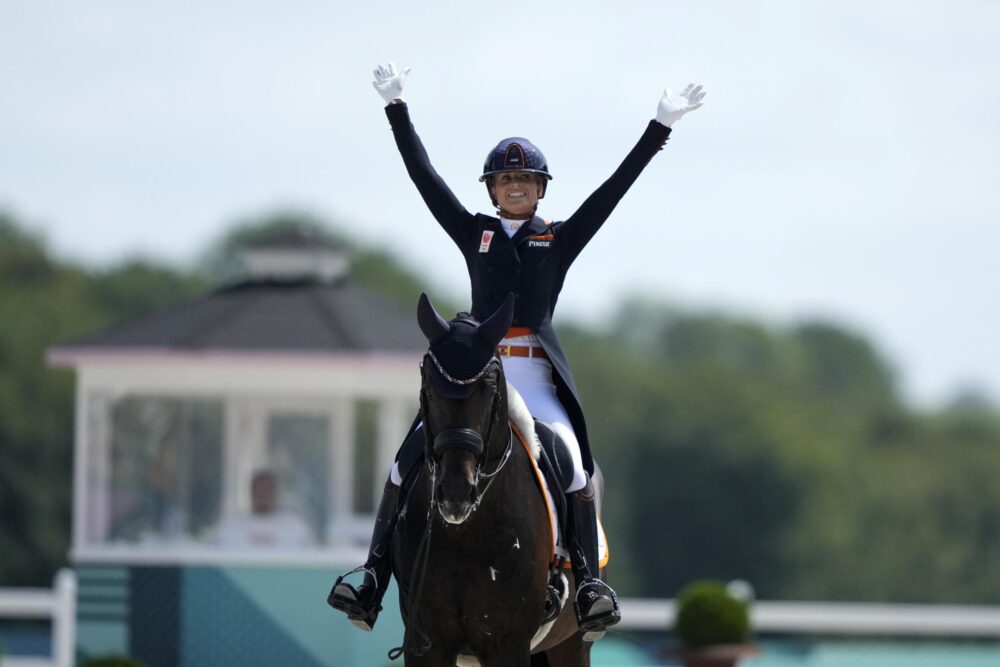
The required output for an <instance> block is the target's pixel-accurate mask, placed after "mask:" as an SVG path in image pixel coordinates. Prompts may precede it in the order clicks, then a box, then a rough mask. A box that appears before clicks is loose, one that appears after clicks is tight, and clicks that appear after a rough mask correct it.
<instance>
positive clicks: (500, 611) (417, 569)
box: [393, 295, 600, 667]
mask: <svg viewBox="0 0 1000 667" xmlns="http://www.w3.org/2000/svg"><path fill="white" fill-rule="evenodd" d="M512 315H513V297H509V298H508V300H507V301H506V302H505V303H504V305H503V306H501V308H500V309H499V310H498V311H497V312H496V313H494V314H493V315H492V316H491V317H489V318H488V319H486V320H485V321H484V322H482V323H481V324H480V323H478V322H476V321H475V320H473V319H471V317H465V316H462V315H460V316H459V317H456V318H455V319H453V320H451V321H450V322H449V321H445V320H444V319H443V318H442V317H441V316H440V315H438V314H437V312H436V311H435V310H434V307H433V306H432V305H431V303H430V301H429V300H428V299H427V297H426V295H422V296H421V299H420V305H419V308H418V319H419V322H420V328H421V330H422V331H423V332H424V335H425V336H426V337H427V339H428V341H429V343H430V349H429V350H428V352H427V355H426V356H425V357H424V361H423V364H422V370H421V374H422V386H421V392H420V408H421V418H422V419H423V429H424V433H425V434H426V438H425V440H426V450H425V461H424V463H423V465H421V466H419V468H418V471H417V472H416V473H414V474H415V475H416V476H417V478H416V479H415V480H414V481H413V483H412V487H411V489H410V490H409V492H408V499H407V501H406V504H405V507H404V509H403V512H402V514H401V516H400V520H399V522H398V524H397V527H396V534H395V538H394V539H393V545H394V547H393V549H394V551H393V571H394V574H395V575H396V578H397V580H398V581H399V585H400V607H401V611H402V614H403V620H404V624H405V626H406V637H405V640H404V645H403V647H402V650H403V652H404V653H405V657H406V660H405V663H406V665H407V667H413V666H416V665H419V666H422V667H454V666H455V665H456V664H458V665H461V666H462V667H464V666H466V665H481V666H482V667H528V666H529V665H535V666H539V665H550V666H551V667H562V666H565V667H570V666H572V667H579V666H580V665H584V666H586V665H589V664H590V643H589V642H584V641H583V637H582V635H581V633H580V632H579V631H578V629H577V626H576V620H575V618H574V615H573V610H572V604H565V605H564V606H563V609H562V613H561V614H560V615H559V617H558V618H557V619H556V620H555V621H552V622H550V623H547V624H545V626H544V627H542V625H543V624H542V620H543V616H544V615H545V611H546V593H547V590H548V581H549V571H550V563H551V560H552V533H551V528H550V524H549V519H548V514H547V512H548V510H547V505H546V501H545V499H544V498H543V496H542V494H541V492H540V491H539V488H538V485H537V481H536V472H535V469H534V467H533V463H532V460H531V457H532V456H533V442H534V441H533V438H532V434H531V433H528V434H525V439H526V441H528V444H525V443H523V442H522V441H521V440H520V439H519V438H518V437H517V436H516V434H514V433H513V432H512V429H511V427H510V426H509V423H508V406H509V403H508V399H509V398H510V396H509V395H508V386H507V382H506V380H505V377H504V372H503V365H502V364H501V363H500V361H499V359H498V358H497V356H496V354H495V352H496V346H497V343H499V342H500V340H501V339H502V338H503V337H504V335H505V333H506V332H507V329H508V328H509V326H510V323H511V318H512ZM595 482H596V483H597V488H598V489H600V479H599V477H598V478H597V479H595ZM557 492H558V491H557ZM566 576H567V577H570V575H569V571H568V570H567V571H566ZM568 590H573V587H572V582H570V587H569V588H568ZM532 653H535V654H536V655H535V656H534V657H532Z"/></svg>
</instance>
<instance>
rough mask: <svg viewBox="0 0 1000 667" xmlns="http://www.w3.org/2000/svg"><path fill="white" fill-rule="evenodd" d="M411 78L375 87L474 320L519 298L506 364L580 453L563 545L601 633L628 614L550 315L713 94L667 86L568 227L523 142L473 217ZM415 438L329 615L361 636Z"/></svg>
mask: <svg viewBox="0 0 1000 667" xmlns="http://www.w3.org/2000/svg"><path fill="white" fill-rule="evenodd" d="M409 72H410V70H409V69H406V70H403V71H398V70H397V69H396V68H395V66H394V65H393V64H392V63H389V64H388V65H385V66H379V67H378V68H377V69H376V70H375V81H374V82H373V85H374V86H375V90H376V91H378V93H379V95H381V96H382V98H383V99H384V100H385V103H386V107H385V113H386V115H387V116H388V118H389V124H390V126H391V127H392V132H393V135H394V136H395V140H396V146H397V148H398V149H399V152H400V155H402V158H403V163H404V164H405V166H406V170H407V172H408V173H409V175H410V178H411V179H412V180H413V183H414V184H415V185H416V187H417V190H418V191H419V192H420V195H421V197H422V198H423V200H424V202H425V203H426V204H427V207H428V208H429V209H430V212H431V214H432V215H433V216H434V218H435V219H436V220H437V222H438V223H439V224H440V225H441V227H442V228H443V229H444V231H445V232H446V233H447V234H448V236H450V237H451V239H452V241H454V242H455V244H456V245H457V246H458V248H459V250H460V251H461V253H462V255H463V257H464V259H465V263H466V265H467V267H468V270H469V278H470V281H471V286H472V315H473V317H475V318H476V319H478V320H480V321H482V320H483V319H485V318H487V317H489V315H490V314H491V313H493V312H494V311H495V310H497V308H498V307H499V306H500V304H501V303H502V302H503V300H504V299H505V298H506V297H507V295H508V294H510V293H513V294H514V295H515V299H516V301H515V310H514V320H513V325H512V327H511V329H510V331H509V332H508V334H507V337H506V338H504V340H503V341H501V343H500V346H499V349H498V354H499V355H501V359H502V361H503V367H504V373H505V374H506V376H507V380H508V381H509V382H510V383H511V384H512V385H514V386H515V387H516V388H517V390H518V392H519V393H520V394H521V395H522V397H523V398H524V401H525V403H527V405H528V408H529V409H530V410H531V413H532V415H533V416H534V417H535V418H536V419H539V420H541V421H544V422H547V423H548V424H549V425H550V426H551V427H552V429H553V430H554V431H555V432H556V434H558V436H559V437H561V438H562V440H563V441H565V442H566V443H567V444H568V446H569V449H570V451H571V452H572V457H573V468H574V471H573V481H572V484H571V485H570V486H569V488H568V490H567V491H566V495H567V501H568V502H567V505H568V521H567V524H568V525H567V526H566V527H565V529H566V540H565V542H566V545H567V548H568V550H569V554H570V561H571V564H572V569H573V575H574V578H575V580H576V586H577V588H576V596H575V603H574V609H575V612H576V618H577V623H578V625H579V627H580V630H581V631H583V632H585V633H586V632H600V631H603V630H604V629H606V628H607V627H609V626H611V625H614V624H615V623H617V622H618V621H619V620H620V618H621V612H620V610H619V607H618V599H617V596H616V595H615V592H614V591H613V590H612V589H611V587H610V586H608V585H607V584H606V583H605V582H603V581H601V580H600V579H599V578H598V573H599V572H598V570H599V565H598V527H597V515H596V508H595V504H594V491H593V485H592V483H591V481H590V476H591V475H592V474H593V472H594V462H593V459H592V457H591V453H590V446H589V443H588V440H587V427H586V423H585V421H584V417H583V409H582V408H581V405H580V399H579V396H578V394H577V389H576V385H575V383H574V380H573V375H572V374H571V373H570V369H569V364H568V362H567V361H566V356H565V355H564V353H563V351H562V349H561V348H560V346H559V340H558V339H557V338H556V333H555V330H554V329H553V327H552V314H553V311H554V309H555V306H556V300H557V299H558V297H559V292H560V290H561V289H562V286H563V281H564V280H565V278H566V273H567V271H568V270H569V268H570V265H571V264H572V263H573V261H574V260H575V259H576V257H577V256H578V255H579V254H580V251H581V250H583V248H584V246H586V245H587V243H588V242H589V241H590V239H591V238H592V237H593V236H594V234H596V233H597V230H599V229H600V228H601V226H602V225H603V224H604V222H605V220H607V219H608V217H609V216H610V215H611V212H612V211H613V210H614V208H615V206H616V205H617V204H618V202H619V201H620V200H621V198H622V197H623V196H624V195H625V192H626V191H627V190H628V189H629V187H630V186H631V185H632V183H634V182H635V180H636V179H637V178H638V177H639V174H640V172H642V170H643V168H644V167H645V166H646V164H647V163H648V162H649V161H650V160H651V159H652V158H653V156H655V155H656V153H657V152H658V151H659V150H661V149H662V148H663V146H664V144H665V143H666V141H667V138H668V137H669V136H670V133H671V127H672V126H673V125H674V124H675V123H676V122H677V121H678V120H680V119H681V118H682V117H683V116H684V115H685V114H686V113H688V112H690V111H693V110H694V109H697V108H699V107H700V106H701V105H702V98H703V97H704V96H705V93H704V91H703V90H702V87H701V86H695V85H693V84H692V85H689V86H687V88H685V89H684V91H683V92H682V93H681V94H680V95H679V96H674V95H673V94H672V93H671V92H670V89H669V88H668V89H667V90H666V91H664V94H663V96H662V97H661V99H660V101H659V105H658V107H657V110H656V117H655V119H654V120H651V121H650V122H649V125H648V126H647V127H646V129H645V131H644V132H643V134H642V136H641V137H640V138H639V141H638V143H636V145H635V147H634V148H632V150H631V151H630V152H629V153H628V155H627V156H626V157H625V160H624V161H623V162H622V163H621V165H619V167H618V168H617V169H616V170H615V171H614V173H613V174H612V175H611V177H610V178H609V179H608V180H607V181H605V182H604V183H603V184H602V185H601V186H600V187H599V188H598V189H597V190H596V191H595V192H594V193H593V194H591V195H590V196H589V197H588V198H587V199H586V200H585V201H584V202H583V204H581V205H580V207H579V208H578V209H577V210H576V212H575V213H573V214H572V215H571V216H570V217H569V218H566V220H564V221H561V222H550V221H549V220H546V219H543V218H541V217H539V216H538V215H537V209H538V203H539V201H540V200H541V199H542V198H543V197H545V191H546V188H547V186H548V182H549V181H550V180H551V179H552V174H551V173H549V166H548V163H547V162H546V160H545V156H544V155H543V154H542V151H541V150H539V149H538V147H537V146H535V145H534V144H533V143H531V142H530V141H528V140H527V139H524V138H522V137H509V138H507V139H504V140H502V141H501V142H500V143H498V144H497V145H496V146H495V147H494V148H493V149H492V150H490V152H489V154H488V155H487V156H486V161H485V163H484V165H483V171H482V175H481V176H480V177H479V180H480V181H481V182H483V183H485V184H486V192H487V194H488V195H489V198H490V201H491V202H492V203H493V206H494V207H495V209H496V211H495V212H494V213H493V214H492V215H487V214H483V213H475V214H474V213H470V212H469V211H468V210H466V209H465V207H464V206H462V204H461V203H460V202H459V201H458V200H457V198H456V197H455V195H454V194H453V193H452V191H451V190H450V189H449V188H448V186H447V185H446V184H445V183H444V181H443V180H442V179H441V177H440V176H438V174H437V172H435V170H434V168H433V167H432V166H431V163H430V160H429V159H428V157H427V153H426V151H425V150H424V146H423V144H422V143H421V141H420V138H419V137H418V136H417V133H416V131H415V130H414V128H413V124H412V123H411V122H410V114H409V108H408V106H407V104H406V103H405V102H404V101H403V87H404V84H405V82H406V78H407V76H408V74H409ZM419 429H420V423H419V420H418V421H416V422H415V423H414V426H413V427H412V428H411V430H410V433H409V435H408V436H407V439H406V441H405V442H404V445H403V447H402V448H401V450H400V454H399V455H397V461H396V464H395V465H394V466H393V469H392V472H391V474H390V478H389V480H388V481H387V482H386V485H385V491H384V495H383V497H382V501H381V504H380V505H379V510H378V514H377V518H376V521H375V528H374V534H373V535H372V541H371V548H370V550H369V554H368V560H367V561H366V562H365V564H364V565H363V566H361V568H358V569H357V570H354V571H363V572H364V580H363V581H362V582H361V584H360V586H358V587H357V588H355V587H354V586H352V585H350V584H347V583H344V582H343V578H344V577H343V576H341V577H340V578H338V580H337V583H336V584H335V585H334V587H333V590H332V591H331V592H330V595H329V598H328V602H329V603H330V605H331V606H333V607H334V608H336V609H339V610H341V611H344V612H346V613H347V614H348V617H349V618H350V619H351V621H352V622H353V623H354V624H355V625H357V626H358V627H361V628H362V629H366V630H371V628H372V627H373V626H374V624H375V621H376V619H377V618H378V612H379V611H380V610H381V606H380V603H381V599H382V596H383V595H384V593H385V590H386V588H387V587H388V584H389V574H390V569H391V568H390V551H389V543H390V540H391V538H392V533H393V528H394V526H395V521H396V505H397V497H398V494H399V486H400V484H401V483H402V476H401V473H400V468H401V465H400V462H401V461H403V460H405V459H407V458H408V457H407V452H408V451H409V450H411V447H412V448H418V449H417V451H418V454H417V455H418V456H419V453H420V452H422V451H423V449H422V448H423V445H422V440H423V436H422V435H420V433H419ZM415 435H420V437H414V436H415ZM410 443H413V444H412V445H411V444H410ZM405 470H406V468H405V466H404V467H403V471H404V473H405ZM348 574H351V573H348Z"/></svg>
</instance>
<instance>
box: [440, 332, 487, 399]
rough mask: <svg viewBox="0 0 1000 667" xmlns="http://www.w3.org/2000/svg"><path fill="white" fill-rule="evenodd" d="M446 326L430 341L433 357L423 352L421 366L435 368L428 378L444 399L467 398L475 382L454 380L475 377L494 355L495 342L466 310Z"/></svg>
mask: <svg viewBox="0 0 1000 667" xmlns="http://www.w3.org/2000/svg"><path fill="white" fill-rule="evenodd" d="M449 325H450V326H449V330H448V333H447V334H446V335H445V336H443V337H442V338H440V339H438V340H436V341H434V342H433V343H431V346H430V352H431V353H432V354H433V355H434V356H433V357H431V354H428V355H426V356H425V357H424V365H425V366H426V365H428V364H429V365H430V368H432V369H434V372H431V373H430V374H429V377H431V378H432V379H433V382H434V392H435V393H436V394H438V395H439V396H442V397H444V398H467V397H468V396H469V395H470V394H471V393H472V389H473V387H474V386H475V383H474V382H470V383H468V384H457V383H455V382H454V380H461V381H463V382H464V381H466V380H471V379H472V378H475V377H476V376H478V375H479V374H480V372H482V370H483V368H485V367H486V366H487V365H488V364H489V363H490V360H491V359H493V358H494V356H495V354H496V343H495V342H493V341H491V340H488V339H487V338H486V336H484V335H483V334H482V333H481V332H480V328H479V322H477V321H476V320H474V319H473V318H472V316H471V315H469V314H468V313H459V314H458V316H457V317H455V319H453V320H451V321H450V322H449ZM435 358H436V359H437V363H435V361H434V359H435ZM438 364H440V367H438ZM442 371H443V373H442ZM449 376H450V377H449Z"/></svg>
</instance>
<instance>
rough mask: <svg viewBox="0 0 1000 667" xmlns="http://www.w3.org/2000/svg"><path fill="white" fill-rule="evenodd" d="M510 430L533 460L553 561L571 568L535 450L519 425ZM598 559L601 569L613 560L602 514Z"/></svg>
mask: <svg viewBox="0 0 1000 667" xmlns="http://www.w3.org/2000/svg"><path fill="white" fill-rule="evenodd" d="M510 428H511V431H513V432H514V435H516V436H517V439H518V440H519V441H520V443H521V445H522V446H523V447H524V450H525V451H526V452H527V453H528V458H529V459H531V467H532V470H534V471H535V482H536V483H537V484H538V489H539V491H541V492H542V497H543V498H544V499H545V508H546V509H547V510H548V514H549V527H550V528H551V529H552V560H553V562H554V561H555V560H556V559H557V558H563V559H564V560H565V562H564V563H563V567H565V568H569V567H571V565H570V560H569V552H568V551H567V550H566V547H565V546H564V545H563V540H562V532H561V531H560V530H559V517H558V516H556V513H555V511H554V508H555V502H554V501H553V499H552V492H551V491H550V490H549V485H548V484H547V483H546V481H545V475H544V474H542V471H541V469H540V468H539V467H538V460H537V458H536V457H535V450H534V449H533V448H532V447H531V445H529V444H528V441H527V439H526V438H525V436H524V434H523V433H522V432H521V429H520V428H519V427H518V424H516V423H515V422H514V421H511V422H510ZM530 435H531V437H532V438H534V437H535V432H534V428H533V427H532V430H531V434H530ZM597 557H598V560H599V561H600V567H604V566H606V565H607V564H608V561H609V560H611V556H610V553H609V550H608V539H607V536H605V534H604V524H603V523H602V522H601V516H600V514H598V515H597Z"/></svg>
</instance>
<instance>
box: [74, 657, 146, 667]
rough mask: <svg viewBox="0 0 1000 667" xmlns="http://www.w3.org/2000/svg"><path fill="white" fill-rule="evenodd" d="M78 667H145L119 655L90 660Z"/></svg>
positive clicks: (136, 661)
mask: <svg viewBox="0 0 1000 667" xmlns="http://www.w3.org/2000/svg"><path fill="white" fill-rule="evenodd" d="M80 667H146V666H145V665H143V664H142V663H141V662H139V661H138V660H135V659H133V658H126V657H125V656H121V655H109V656H104V657H102V658H91V659H90V660H85V661H84V662H82V663H81V664H80Z"/></svg>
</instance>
